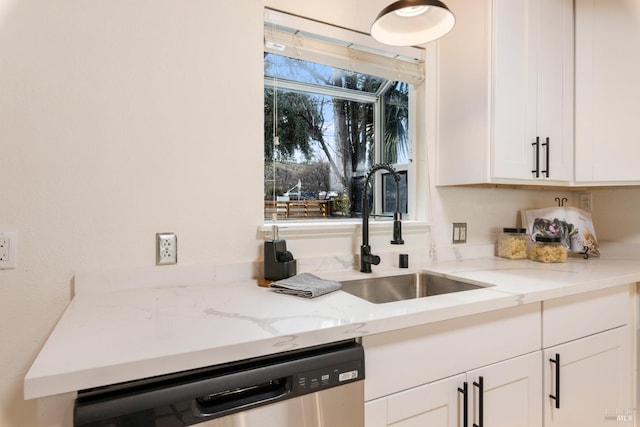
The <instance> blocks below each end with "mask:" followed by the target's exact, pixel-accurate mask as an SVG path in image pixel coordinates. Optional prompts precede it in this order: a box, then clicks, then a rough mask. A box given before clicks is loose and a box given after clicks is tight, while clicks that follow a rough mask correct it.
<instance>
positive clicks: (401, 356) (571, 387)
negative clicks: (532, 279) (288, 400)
mask: <svg viewBox="0 0 640 427" xmlns="http://www.w3.org/2000/svg"><path fill="white" fill-rule="evenodd" d="M635 300H636V294H635V285H629V286H618V287H614V288H608V289H604V290H598V291H592V292H587V293H582V294H577V295H573V296H568V297H562V298H556V299H551V300H547V301H544V302H543V303H542V306H540V305H538V304H527V305H521V306H517V307H513V308H510V309H504V310H498V311H494V312H487V313H482V314H478V315H474V316H469V317H465V318H459V319H452V320H448V321H444V322H437V323H433V324H426V325H422V326H419V327H413V328H407V329H402V330H398V331H393V332H387V333H383V334H379V335H375V336H370V337H365V338H363V341H362V342H363V345H364V347H365V357H366V363H367V379H366V380H365V397H366V400H367V403H366V404H365V425H366V427H389V426H393V427H418V426H420V427H423V426H429V427H514V426H518V427H542V426H544V427H575V426H580V427H600V426H602V427H605V426H611V425H613V424H612V422H616V421H617V422H626V424H622V425H629V426H633V425H635V424H634V422H635V420H634V419H633V417H634V415H635V414H634V410H635V408H634V407H635V405H634V401H633V399H634V395H635V394H634V389H635V387H636V381H635V379H634V374H635V372H636V370H635V364H636V363H638V362H637V360H636V359H635V358H634V354H636V351H635V348H634V345H633V339H634V334H635V331H632V330H631V326H630V325H633V324H634V322H633V321H632V320H633V319H634V315H635V312H636V310H637V309H636V308H632V307H633V305H632V304H633V301H635ZM465 384H466V386H465ZM465 388H466V397H465V394H464V391H465ZM465 401H466V403H465ZM465 408H466V418H465Z"/></svg>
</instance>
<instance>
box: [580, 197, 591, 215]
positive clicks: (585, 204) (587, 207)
mask: <svg viewBox="0 0 640 427" xmlns="http://www.w3.org/2000/svg"><path fill="white" fill-rule="evenodd" d="M592 207H593V197H592V196H591V193H583V194H581V195H580V209H582V210H583V211H587V212H591V208H592Z"/></svg>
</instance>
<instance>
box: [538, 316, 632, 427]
mask: <svg viewBox="0 0 640 427" xmlns="http://www.w3.org/2000/svg"><path fill="white" fill-rule="evenodd" d="M629 334H630V332H629V327H628V326H624V327H620V328H616V329H613V330H611V331H607V332H602V333H599V334H596V335H592V336H589V337H586V338H582V339H579V340H576V341H572V342H568V343H565V344H561V345H558V346H555V347H551V348H548V349H546V350H544V393H545V396H544V397H545V401H544V419H545V423H544V425H545V427H565V426H566V427H570V426H580V427H596V426H611V425H612V424H614V423H612V422H616V421H618V422H620V421H623V422H627V424H622V425H633V421H634V420H633V415H634V413H633V402H632V396H633V393H632V387H633V380H632V372H633V368H632V360H631V349H630V335H629Z"/></svg>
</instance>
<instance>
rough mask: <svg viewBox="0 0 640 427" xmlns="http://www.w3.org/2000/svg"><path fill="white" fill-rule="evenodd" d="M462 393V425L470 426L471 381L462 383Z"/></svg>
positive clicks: (460, 389)
mask: <svg viewBox="0 0 640 427" xmlns="http://www.w3.org/2000/svg"><path fill="white" fill-rule="evenodd" d="M458 391H459V392H460V393H462V427H468V426H469V383H467V382H466V381H465V382H464V383H462V388H460V387H458Z"/></svg>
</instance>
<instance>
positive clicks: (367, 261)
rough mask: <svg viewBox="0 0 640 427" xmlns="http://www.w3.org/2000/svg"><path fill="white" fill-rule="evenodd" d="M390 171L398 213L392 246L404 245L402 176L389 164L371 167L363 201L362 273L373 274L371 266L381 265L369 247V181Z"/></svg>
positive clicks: (394, 221)
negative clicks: (376, 175)
mask: <svg viewBox="0 0 640 427" xmlns="http://www.w3.org/2000/svg"><path fill="white" fill-rule="evenodd" d="M382 169H384V170H386V171H389V172H390V173H391V174H392V175H393V179H394V180H395V181H396V212H395V213H394V214H393V240H391V244H392V245H402V244H404V240H402V222H401V219H402V214H401V213H400V175H399V174H398V172H396V170H395V169H394V168H393V167H392V166H391V165H389V164H386V163H379V164H377V165H373V166H371V169H369V172H367V176H366V178H365V180H364V191H363V193H364V195H363V200H362V245H360V272H362V273H371V265H372V264H373V265H378V264H380V257H379V256H378V255H373V254H372V253H371V246H369V181H370V180H371V177H372V176H373V175H374V174H375V173H376V172H377V171H379V170H382Z"/></svg>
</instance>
